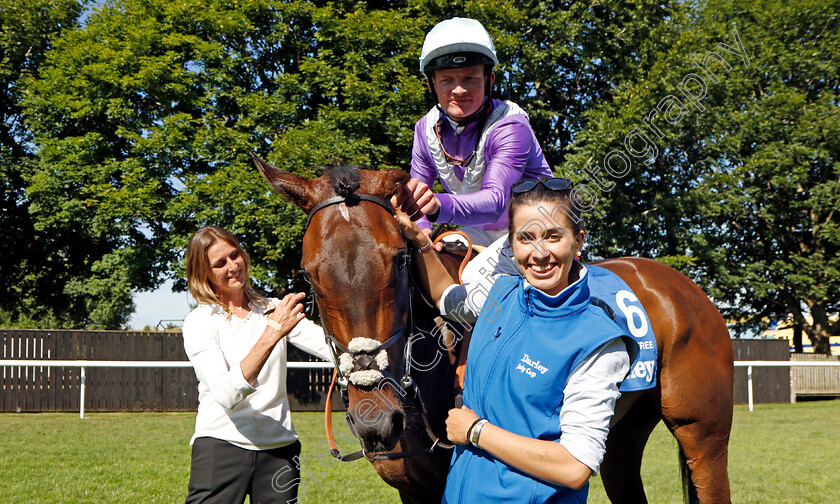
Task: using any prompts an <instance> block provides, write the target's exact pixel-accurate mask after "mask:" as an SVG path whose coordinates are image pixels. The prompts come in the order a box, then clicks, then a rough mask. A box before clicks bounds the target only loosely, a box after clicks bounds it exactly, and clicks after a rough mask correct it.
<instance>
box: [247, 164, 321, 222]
mask: <svg viewBox="0 0 840 504" xmlns="http://www.w3.org/2000/svg"><path fill="white" fill-rule="evenodd" d="M251 157H252V158H253V159H254V164H256V165H257V169H258V170H259V171H260V173H262V176H263V177H265V179H266V180H267V181H268V182H269V183H270V184H271V185H272V187H274V190H276V191H277V192H279V193H280V194H282V195H283V197H284V198H286V200H287V201H289V202H290V203H292V204H294V205H297V206H299V207H300V208H302V209H303V211H304V212H309V210H310V209H311V208H312V207H313V206H314V205H315V199H314V197H313V196H314V195H313V192H314V191H313V181H311V180H307V179H305V178H303V177H301V176H300V175H295V174H294V173H290V172H287V171H285V170H281V169H280V168H276V167H274V166H271V165H270V164H268V163H267V162H266V161H264V160H263V159H261V158H260V157H259V156H257V155H256V154H255V153H253V152H252V153H251Z"/></svg>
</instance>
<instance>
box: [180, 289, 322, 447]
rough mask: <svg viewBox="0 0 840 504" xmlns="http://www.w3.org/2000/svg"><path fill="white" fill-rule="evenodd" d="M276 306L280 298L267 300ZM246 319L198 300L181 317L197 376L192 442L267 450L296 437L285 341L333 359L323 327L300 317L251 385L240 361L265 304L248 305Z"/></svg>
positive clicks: (255, 335)
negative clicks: (201, 439) (201, 440)
mask: <svg viewBox="0 0 840 504" xmlns="http://www.w3.org/2000/svg"><path fill="white" fill-rule="evenodd" d="M269 301H270V302H271V303H274V305H275V306H276V305H278V304H279V302H280V301H279V300H278V299H276V298H274V299H270V300H269ZM250 308H251V312H250V313H249V314H248V316H246V317H245V318H239V317H236V316H231V317H230V318H228V315H227V313H225V311H224V309H223V308H222V307H221V306H219V305H209V304H199V305H198V307H197V308H196V309H194V310H193V311H192V312H190V314H189V315H187V317H186V319H185V320H184V326H183V329H182V331H183V336H184V350H185V351H186V353H187V357H188V358H189V359H190V362H191V363H192V365H193V368H194V369H195V374H196V377H198V415H196V419H195V434H193V437H192V439H190V444H192V443H193V442H194V441H195V440H196V439H197V438H199V437H212V438H216V439H221V440H223V441H227V442H229V443H231V444H234V445H236V446H239V447H241V448H245V449H248V450H268V449H272V448H277V447H280V446H285V445H287V444H290V443H292V442H294V441H295V440H296V439H297V433H296V432H295V430H294V427H293V425H292V418H291V415H290V414H289V400H288V397H287V395H286V355H287V352H286V349H287V344H288V342H291V343H292V344H293V345H295V346H297V347H298V348H300V349H302V350H304V351H306V352H307V353H310V354H312V355H315V356H317V357H320V358H322V359H324V360H328V361H330V362H332V360H333V359H332V358H331V356H330V351H329V348H328V347H327V344H326V341H325V340H324V333H323V331H322V329H321V328H320V327H319V326H318V325H317V324H315V323H313V322H311V321H310V320H308V319H303V320H301V321H300V322H299V323H298V324H297V325H296V326H295V327H294V328H293V329H292V330H291V332H290V333H289V335H288V336H287V337H285V338H283V339H281V340H280V341H279V342H278V343H277V345H276V346H275V347H274V349H273V350H272V351H271V353H270V354H269V356H268V359H267V360H266V362H265V364H264V365H263V367H262V369H261V370H260V372H259V374H258V375H257V385H256V387H252V386H251V385H250V384H249V383H248V382H247V381H246V380H245V377H244V376H243V375H242V369H241V368H240V366H239V363H240V362H241V361H242V359H244V358H245V356H246V355H247V354H248V352H250V351H251V348H252V347H253V346H254V344H255V343H256V342H257V340H258V339H259V338H260V336H261V335H262V334H263V332H264V331H265V327H266V320H267V317H266V315H265V311H266V310H265V309H263V308H261V307H259V306H258V305H256V304H251V306H250Z"/></svg>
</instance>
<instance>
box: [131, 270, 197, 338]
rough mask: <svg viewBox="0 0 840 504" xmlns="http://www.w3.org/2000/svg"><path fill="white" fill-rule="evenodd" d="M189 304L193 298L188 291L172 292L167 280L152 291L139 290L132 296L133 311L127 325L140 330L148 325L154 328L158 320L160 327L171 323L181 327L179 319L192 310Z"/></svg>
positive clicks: (193, 303) (170, 284)
mask: <svg viewBox="0 0 840 504" xmlns="http://www.w3.org/2000/svg"><path fill="white" fill-rule="evenodd" d="M190 304H192V305H195V304H196V303H195V300H194V299H193V298H192V296H190V294H189V292H172V281H171V280H168V281H166V283H164V284H163V285H161V286H160V288H158V289H157V290H155V291H152V292H141V293H140V294H136V295H135V296H134V305H135V307H136V308H135V311H134V314H133V315H132V316H131V319H130V320H129V321H128V327H131V328H132V329H136V330H142V329H143V328H144V327H146V326H149V327H151V328H153V329H154V328H155V327H156V326H157V325H158V323H159V322H160V321H162V320H163V321H168V322H163V326H162V328H165V327H166V326H167V323H171V324H172V325H173V326H174V327H181V321H182V320H184V317H186V316H187V314H188V313H189V312H190V311H192V307H191V306H190Z"/></svg>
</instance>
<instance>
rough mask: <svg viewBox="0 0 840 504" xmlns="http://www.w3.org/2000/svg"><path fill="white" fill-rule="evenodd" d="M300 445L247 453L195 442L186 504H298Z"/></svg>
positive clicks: (223, 443) (208, 441)
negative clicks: (249, 503) (249, 500)
mask: <svg viewBox="0 0 840 504" xmlns="http://www.w3.org/2000/svg"><path fill="white" fill-rule="evenodd" d="M299 455H300V442H299V441H295V442H294V443H292V444H290V445H287V446H283V447H281V448H274V449H273V450H262V451H258V450H246V449H244V448H240V447H238V446H234V445H232V444H230V443H228V442H227V441H221V440H218V439H214V438H209V437H202V438H198V439H196V440H195V442H193V446H192V464H191V466H190V484H189V493H188V494H187V500H186V504H196V503H208V504H209V503H219V504H222V503H223V504H242V502H244V501H245V496H246V495H250V496H251V503H252V504H291V503H294V502H297V491H298V484H299V483H300V465H299V458H298V456H299Z"/></svg>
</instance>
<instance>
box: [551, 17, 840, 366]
mask: <svg viewBox="0 0 840 504" xmlns="http://www.w3.org/2000/svg"><path fill="white" fill-rule="evenodd" d="M687 7H690V8H687V9H686V10H684V11H682V12H679V13H678V15H677V16H675V18H674V21H673V22H674V23H675V24H676V25H677V26H680V27H681V28H680V30H679V31H678V32H677V33H678V37H677V38H676V39H675V40H674V42H673V44H672V45H671V46H670V47H669V48H668V50H666V51H661V52H658V53H657V55H656V57H655V59H654V63H653V65H652V67H651V70H650V72H649V73H648V74H647V75H646V76H645V77H644V78H642V79H640V80H638V81H637V82H632V83H627V85H626V86H624V87H622V88H621V89H620V91H619V92H618V93H617V94H616V98H615V100H613V101H612V102H602V103H601V104H599V106H597V107H595V108H593V109H592V110H590V111H588V112H587V117H588V119H589V127H588V128H587V129H586V131H585V132H584V133H583V134H581V135H580V136H579V137H578V138H577V139H576V144H575V151H576V152H575V154H574V155H573V156H570V157H569V162H568V164H567V166H566V167H565V169H566V170H567V171H570V172H575V171H580V170H582V169H583V167H589V171H590V172H595V173H597V174H600V175H602V176H603V175H607V173H608V171H609V170H608V166H607V165H606V164H605V163H607V164H609V163H608V161H607V159H608V157H609V154H610V153H612V152H616V151H617V152H623V153H624V155H625V157H626V159H628V160H630V161H631V165H632V166H630V167H628V169H627V170H626V173H620V172H621V170H618V169H617V168H622V167H624V166H625V165H624V164H622V163H621V162H619V159H621V158H620V156H618V155H616V156H614V157H612V158H609V161H612V162H613V163H612V165H611V166H612V167H613V168H614V170H613V172H614V174H618V175H620V176H614V177H609V176H606V177H604V178H605V179H609V181H610V182H612V183H614V184H615V188H614V189H611V190H608V191H596V192H598V193H599V194H597V196H598V197H599V198H600V201H598V203H597V210H596V211H595V212H594V216H593V217H594V219H593V220H594V226H593V227H594V228H595V229H596V231H595V232H594V235H595V236H596V244H595V247H594V252H595V253H596V254H599V255H603V256H610V255H615V254H617V253H628V254H640V255H648V256H652V257H660V258H665V259H666V260H669V261H670V262H671V263H672V264H675V265H677V266H680V267H682V268H683V269H684V270H685V271H686V272H687V273H689V274H690V275H691V276H692V277H694V278H695V279H698V280H699V281H700V283H701V284H702V285H703V286H704V287H705V288H706V291H707V292H708V293H709V294H710V295H711V296H712V297H713V298H714V299H715V300H716V301H717V302H718V304H719V306H721V307H722V308H723V309H724V312H725V314H726V315H728V317H729V318H730V319H731V320H733V321H735V322H738V323H740V324H741V325H742V326H743V327H750V326H755V325H756V324H759V323H762V322H764V323H766V321H767V320H768V319H771V320H772V319H784V318H786V317H787V316H788V314H792V316H793V317H794V319H795V321H796V323H797V324H798V325H799V326H800V327H802V328H803V329H804V330H805V332H806V334H808V335H809V336H810V338H811V340H812V342H813V343H814V346H815V349H816V351H818V352H822V353H828V352H829V346H828V336H829V334H831V333H832V332H833V333H836V332H837V331H838V330H840V327H838V326H837V325H836V324H835V325H834V326H833V327H832V325H831V323H829V318H828V317H829V314H831V313H837V311H838V309H839V308H840V258H839V257H838V254H837V251H838V245H840V233H838V224H837V218H838V211H840V190H838V189H840V164H839V163H838V161H839V159H838V154H840V151H838V147H840V137H838V133H840V116H838V104H840V102H839V101H838V99H840V72H839V71H838V68H840V65H838V63H840V30H838V24H840V14H838V12H840V9H838V4H837V3H836V2H800V3H797V4H795V5H793V4H788V3H785V2H753V1H708V2H703V3H702V4H700V5H699V6H697V8H695V6H693V5H691V6H687ZM736 33H737V34H738V36H739V38H740V42H741V43H742V44H743V46H744V48H745V53H744V54H743V55H739V54H737V52H738V51H737V50H736V51H735V52H731V51H729V50H727V48H730V49H732V48H735V46H737V45H738V41H737V40H736ZM721 44H725V45H726V46H722V45H721ZM712 53H714V54H712ZM704 69H705V70H704ZM681 87H682V89H683V90H685V91H687V92H688V94H689V95H691V96H695V97H697V98H696V99H695V100H693V101H692V100H689V99H688V98H687V96H686V95H685V94H683V93H682V92H681V91H680V89H681ZM670 97H675V98H677V99H678V100H680V101H681V104H682V106H674V108H673V109H671V114H672V115H671V117H672V119H673V121H672V122H670V123H669V122H668V121H667V120H666V116H667V109H668V107H669V106H672V105H674V102H673V101H672V100H671V98H670ZM669 100H670V101H669ZM652 112H656V114H655V115H654V118H653V123H654V126H657V125H658V127H657V131H658V132H659V133H661V138H660V137H659V133H657V132H655V131H654V128H652V127H651V126H649V124H650V123H651V113H652ZM636 128H638V129H636ZM634 131H637V132H641V133H642V134H644V135H645V137H644V138H643V137H641V136H639V135H633V132H634ZM596 170H600V171H596ZM806 313H810V314H811V316H812V317H813V323H809V322H808V321H807V320H806Z"/></svg>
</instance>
